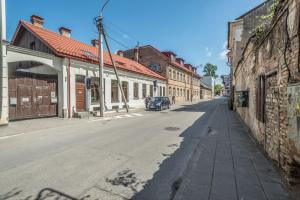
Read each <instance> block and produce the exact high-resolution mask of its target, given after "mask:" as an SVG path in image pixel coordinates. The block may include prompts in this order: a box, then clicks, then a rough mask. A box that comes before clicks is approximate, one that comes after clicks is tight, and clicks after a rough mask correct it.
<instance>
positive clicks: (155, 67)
mask: <svg viewBox="0 0 300 200" xmlns="http://www.w3.org/2000/svg"><path fill="white" fill-rule="evenodd" d="M149 67H150V69H152V70H153V71H156V72H161V67H160V65H159V64H156V63H151V64H150V65H149Z"/></svg>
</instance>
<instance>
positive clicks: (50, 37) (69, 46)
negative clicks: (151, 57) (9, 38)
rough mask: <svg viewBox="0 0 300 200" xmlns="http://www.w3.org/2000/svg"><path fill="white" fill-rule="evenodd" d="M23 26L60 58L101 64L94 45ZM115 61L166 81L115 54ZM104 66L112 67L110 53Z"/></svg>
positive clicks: (106, 53)
mask: <svg viewBox="0 0 300 200" xmlns="http://www.w3.org/2000/svg"><path fill="white" fill-rule="evenodd" d="M21 25H23V26H24V27H25V28H26V29H27V30H29V31H30V32H32V33H33V34H34V35H35V36H36V37H38V38H39V39H40V40H41V41H43V42H44V43H45V44H46V45H48V46H49V48H50V49H51V50H53V51H54V53H55V54H56V55H58V56H62V57H68V58H74V59H79V60H82V61H86V62H90V63H94V64H96V63H99V60H98V55H99V52H98V48H96V47H94V46H92V45H88V44H85V43H83V42H79V41H77V40H74V39H72V38H68V37H65V36H62V35H60V34H58V33H55V32H52V31H49V30H47V29H45V28H40V27H37V26H34V25H32V24H31V23H29V22H26V21H20V23H19V27H20V26H21ZM18 30H19V28H18ZM16 35H17V33H16V34H15V36H14V38H13V42H14V40H15V37H16ZM113 59H114V61H115V63H116V65H117V67H118V68H119V69H122V70H126V71H130V72H133V73H138V74H142V75H146V76H150V77H153V78H157V79H161V80H165V78H164V77H163V76H161V75H159V74H157V73H155V72H153V71H152V70H150V69H149V68H147V67H146V66H144V65H142V64H140V63H138V62H135V61H133V60H130V59H128V58H124V57H121V56H118V55H115V54H113ZM104 64H105V65H108V66H112V63H111V61H110V58H109V54H108V52H104Z"/></svg>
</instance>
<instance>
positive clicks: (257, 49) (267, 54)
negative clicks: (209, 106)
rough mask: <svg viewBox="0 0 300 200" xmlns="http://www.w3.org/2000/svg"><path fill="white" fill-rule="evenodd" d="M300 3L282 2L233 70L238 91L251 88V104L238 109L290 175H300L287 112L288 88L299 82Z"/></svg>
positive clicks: (261, 141)
mask: <svg viewBox="0 0 300 200" xmlns="http://www.w3.org/2000/svg"><path fill="white" fill-rule="evenodd" d="M299 4H300V3H299V1H297V0H286V1H281V3H280V5H279V9H277V13H276V15H275V17H274V19H273V21H272V24H271V26H270V28H269V29H268V30H267V31H266V32H265V33H264V34H263V35H261V36H260V37H256V38H252V39H251V40H250V41H249V43H248V45H247V46H246V49H245V51H244V54H243V55H242V60H240V62H239V65H238V66H237V68H236V70H235V71H233V75H234V77H233V79H234V80H233V82H234V84H235V92H236V91H240V90H247V91H249V106H248V107H247V108H239V107H237V108H236V110H237V112H238V113H239V115H240V116H241V118H242V119H243V120H244V121H245V123H246V124H247V125H248V126H249V128H250V130H251V131H252V133H253V135H254V137H255V138H256V139H257V141H258V142H259V143H260V144H261V145H262V146H263V147H264V149H265V151H266V152H267V154H268V155H269V156H270V158H272V159H273V160H274V161H276V162H277V163H278V165H279V166H280V167H281V168H282V169H283V170H284V172H285V173H286V175H287V177H295V176H298V175H299V174H298V175H296V174H297V173H295V170H296V171H297V170H299V168H297V169H295V168H293V166H294V165H295V162H296V163H297V161H295V159H294V155H295V154H298V153H299V152H300V149H297V150H296V151H295V149H292V148H291V147H292V146H293V145H292V144H291V141H290V140H289V137H288V134H289V133H288V125H289V122H288V112H287V106H288V94H287V87H288V86H289V85H290V84H293V83H297V82H300V74H299ZM260 75H263V76H264V77H265V95H264V96H265V98H264V108H265V110H264V118H265V120H264V121H263V122H262V121H261V120H258V119H257V113H256V106H257V104H258V102H256V100H257V98H256V95H257V93H256V92H257V81H256V80H257V78H258V77H259V76H260ZM235 100H236V96H235ZM235 102H236V101H235ZM289 180H292V179H289Z"/></svg>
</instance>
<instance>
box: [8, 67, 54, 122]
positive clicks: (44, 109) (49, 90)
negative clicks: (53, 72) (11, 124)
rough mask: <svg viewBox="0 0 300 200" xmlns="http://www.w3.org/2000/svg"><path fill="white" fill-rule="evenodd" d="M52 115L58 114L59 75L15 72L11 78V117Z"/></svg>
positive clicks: (26, 117)
mask: <svg viewBox="0 0 300 200" xmlns="http://www.w3.org/2000/svg"><path fill="white" fill-rule="evenodd" d="M51 96H52V98H51ZM51 116H57V77H55V76H44V75H35V74H29V73H15V74H14V75H13V77H11V78H10V79H9V119H10V120H18V119H28V118H38V117H51Z"/></svg>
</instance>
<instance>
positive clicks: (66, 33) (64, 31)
mask: <svg viewBox="0 0 300 200" xmlns="http://www.w3.org/2000/svg"><path fill="white" fill-rule="evenodd" d="M59 34H61V35H62V36H65V37H67V38H70V37H71V30H70V29H68V28H66V27H60V28H59Z"/></svg>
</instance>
